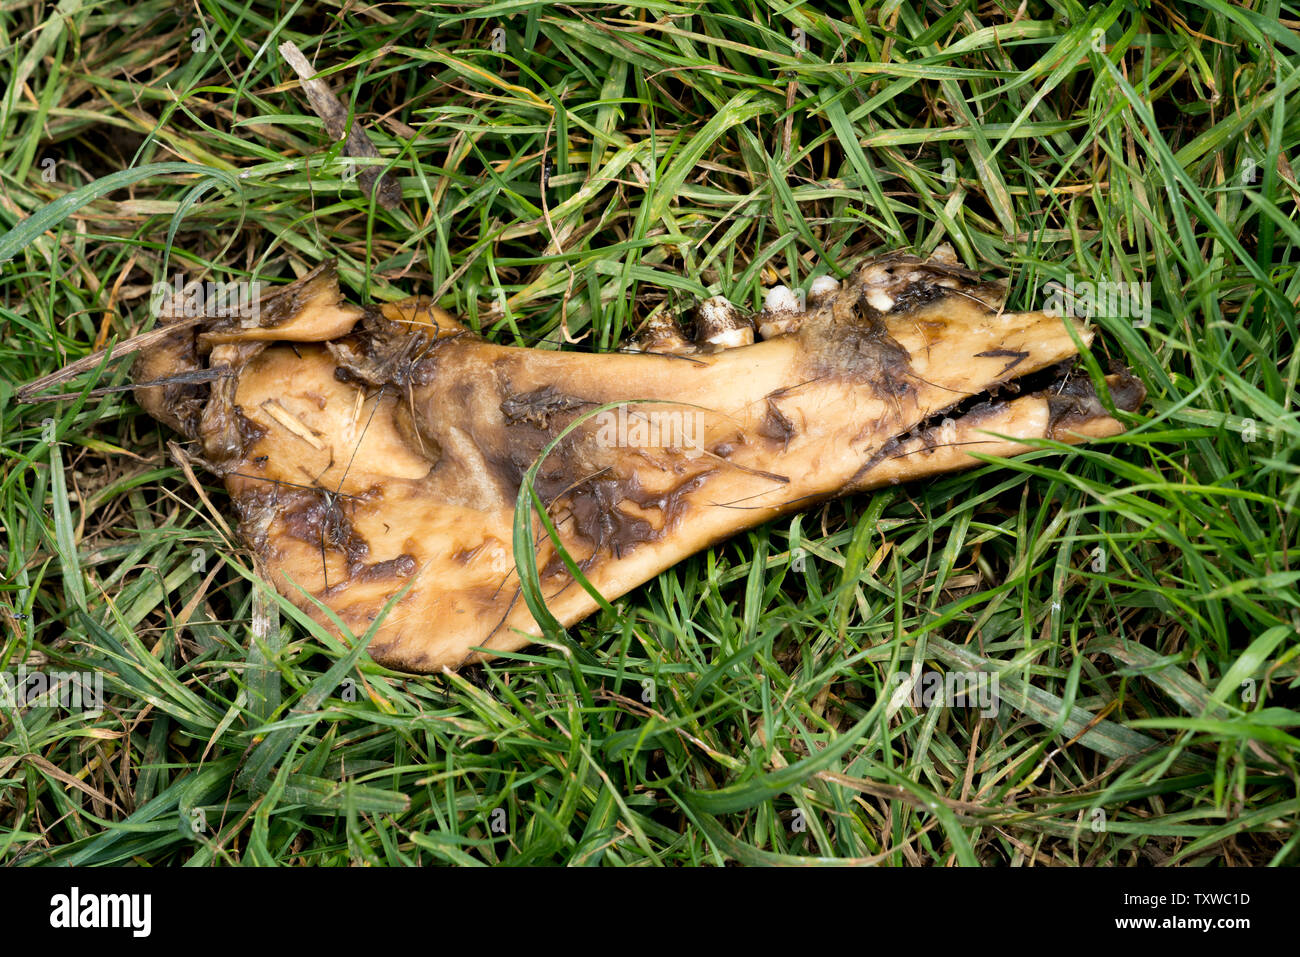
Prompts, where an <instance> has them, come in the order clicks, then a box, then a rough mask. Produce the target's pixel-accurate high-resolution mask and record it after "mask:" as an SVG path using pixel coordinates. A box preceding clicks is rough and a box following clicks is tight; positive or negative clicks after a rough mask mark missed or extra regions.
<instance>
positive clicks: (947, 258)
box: [930, 243, 957, 266]
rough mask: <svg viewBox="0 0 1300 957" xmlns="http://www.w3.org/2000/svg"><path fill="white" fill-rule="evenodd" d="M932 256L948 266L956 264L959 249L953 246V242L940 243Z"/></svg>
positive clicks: (936, 260)
mask: <svg viewBox="0 0 1300 957" xmlns="http://www.w3.org/2000/svg"><path fill="white" fill-rule="evenodd" d="M930 258H931V259H933V260H934V261H935V262H937V263H943V264H944V265H946V266H956V265H957V250H955V249H953V248H952V243H940V244H939V246H938V247H937V248H936V249H935V251H934V254H933V255H932V256H931V257H930Z"/></svg>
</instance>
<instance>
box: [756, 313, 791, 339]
mask: <svg viewBox="0 0 1300 957" xmlns="http://www.w3.org/2000/svg"><path fill="white" fill-rule="evenodd" d="M798 325H799V323H798V319H797V317H796V316H795V315H793V314H791V313H788V312H786V313H781V314H778V315H775V316H773V315H770V314H768V313H764V314H763V316H762V318H760V319H759V320H758V334H759V335H760V336H762V337H763V338H764V339H772V338H775V337H776V336H783V335H785V334H786V333H787V332H793V331H794V330H795V328H796V327H797V326H798Z"/></svg>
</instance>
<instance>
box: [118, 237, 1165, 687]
mask: <svg viewBox="0 0 1300 957" xmlns="http://www.w3.org/2000/svg"><path fill="white" fill-rule="evenodd" d="M278 296H279V299H278V300H277V301H278V302H279V305H278V306H276V307H275V309H273V310H272V314H271V315H269V316H267V317H266V318H265V319H264V321H262V322H261V323H259V324H258V325H257V326H256V327H255V328H252V329H243V328H241V327H239V326H237V325H236V324H233V323H231V322H228V321H227V322H223V321H214V322H213V323H212V324H211V326H210V327H206V328H200V329H198V330H195V329H192V328H191V329H186V330H181V331H179V332H178V333H177V337H176V339H175V340H174V341H171V342H166V343H164V344H162V345H160V346H158V347H155V348H153V349H151V350H149V351H148V352H147V353H146V354H144V355H143V356H142V358H141V359H140V361H139V366H138V368H137V370H136V376H137V380H138V381H154V380H157V379H159V378H163V377H164V375H165V373H166V370H167V369H174V370H176V371H187V370H192V369H198V368H205V367H207V368H212V367H213V366H218V365H219V366H223V367H225V370H226V371H227V372H228V373H229V376H228V377H225V378H222V379H219V380H217V382H216V383H214V384H213V385H211V386H209V385H207V384H203V385H197V386H196V385H184V386H178V387H176V388H175V389H171V387H154V388H150V389H142V390H140V393H141V401H142V403H143V404H144V406H145V408H146V409H148V410H149V411H151V412H152V413H153V414H154V415H155V416H157V417H159V418H160V419H162V420H163V421H165V422H167V423H168V424H170V425H172V426H173V427H177V428H180V429H181V430H182V431H185V432H187V434H189V435H190V436H191V437H192V438H195V439H197V440H198V441H199V442H200V443H201V445H202V448H203V456H204V458H205V459H206V461H207V462H208V463H209V464H210V465H211V467H212V468H214V469H215V470H216V471H217V472H219V473H220V474H221V475H222V476H223V477H224V479H225V482H226V486H227V488H228V489H229V491H230V494H231V497H232V499H233V501H234V503H235V505H236V508H237V509H238V511H239V513H240V519H241V526H240V527H241V534H242V536H243V538H244V540H245V541H246V542H247V544H248V545H249V547H250V548H252V550H253V551H254V552H255V553H257V555H258V556H259V557H260V558H261V560H262V562H263V563H264V564H265V566H266V567H267V568H268V569H269V570H270V574H271V575H272V577H273V579H274V581H275V584H276V586H277V588H279V589H280V591H281V592H282V593H283V594H285V595H286V596H288V597H289V598H290V599H291V600H293V601H295V602H296V603H298V604H299V605H300V606H301V607H303V608H304V609H305V610H307V611H308V612H309V613H311V614H313V615H315V616H316V617H317V618H319V619H320V620H322V621H324V620H326V619H325V617H324V616H323V615H321V614H320V613H319V611H318V610H317V609H316V607H315V605H314V603H313V602H311V601H310V600H309V599H308V597H307V594H310V595H312V596H314V597H316V598H317V599H319V600H321V601H323V602H324V603H325V604H326V605H328V606H329V607H330V608H331V609H333V610H334V612H335V613H337V614H338V615H339V617H340V618H341V619H342V620H343V621H344V622H345V623H346V624H347V626H348V627H349V628H350V629H351V630H352V631H353V632H354V633H356V634H362V633H364V632H365V631H366V630H367V629H368V628H369V627H370V626H371V625H372V623H373V622H374V620H375V617H376V616H377V615H378V614H379V612H380V610H381V609H382V608H383V607H384V605H385V603H386V602H387V601H388V600H389V598H391V597H392V596H393V595H394V594H395V593H397V592H399V591H401V590H402V589H404V588H406V589H408V590H407V591H406V594H405V596H404V597H403V598H402V599H401V600H400V601H399V602H398V603H397V604H396V605H395V606H394V607H393V609H392V611H391V613H390V614H389V615H388V617H387V618H386V619H384V621H383V622H382V624H381V625H380V626H379V628H378V631H377V632H376V634H375V636H374V638H373V640H372V642H371V645H370V652H371V654H372V655H373V656H374V657H375V659H376V660H378V661H380V662H383V663H385V664H389V665H391V666H395V667H400V668H406V669H411V670H416V671H431V670H436V669H440V668H456V667H459V666H460V665H462V664H464V663H466V662H468V661H472V660H475V659H476V657H478V656H479V654H480V652H479V651H476V650H475V649H485V650H486V651H487V652H489V653H490V652H491V651H502V650H512V649H517V648H520V647H523V646H524V645H527V644H528V643H529V642H530V641H532V640H533V639H534V637H535V636H537V635H538V634H539V628H538V625H537V624H536V622H535V621H534V620H533V617H532V615H531V614H530V612H529V610H528V608H527V607H526V605H525V603H524V602H523V600H522V599H521V597H520V588H519V580H518V576H517V573H516V568H515V556H514V554H513V550H512V535H513V531H512V529H513V520H514V508H515V501H516V497H517V494H518V491H519V486H520V482H521V479H522V476H523V474H524V473H525V471H526V470H527V469H528V468H529V466H531V465H532V464H533V463H534V462H535V461H537V459H538V457H539V455H540V454H541V452H542V451H543V450H544V449H545V448H546V447H547V446H548V445H549V444H551V442H552V441H553V440H555V439H556V437H557V436H559V435H560V434H561V433H562V432H564V430H565V429H566V428H567V427H569V426H570V425H573V424H574V423H575V422H576V423H578V424H577V425H576V426H575V427H574V428H573V430H572V431H571V432H570V433H569V435H568V436H567V437H566V438H565V439H563V440H562V441H561V442H560V443H559V444H558V445H557V447H556V448H555V449H554V450H553V451H552V453H551V454H550V455H549V456H548V457H547V458H546V459H545V460H544V461H543V463H542V465H541V467H540V469H539V471H538V476H537V482H536V488H537V491H538V494H539V495H540V496H541V497H542V499H543V500H544V502H545V503H546V504H547V507H548V511H549V513H550V515H551V516H552V519H553V521H554V522H555V525H556V527H557V529H558V531H559V534H560V536H561V540H562V543H563V545H564V548H565V550H566V551H567V552H568V553H569V554H570V556H571V557H572V559H573V560H574V561H575V562H577V563H578V564H579V566H580V567H581V568H582V569H583V571H584V574H585V576H586V577H587V578H588V580H589V581H590V582H591V583H592V584H593V585H594V586H595V588H596V589H597V590H598V591H599V592H600V593H601V594H602V595H604V596H605V597H606V598H607V599H613V598H616V597H618V596H619V595H622V594H624V593H626V592H627V591H628V590H630V589H632V588H635V587H636V586H637V585H639V584H641V583H643V582H645V581H647V580H648V579H650V578H652V577H653V576H654V575H656V574H658V573H659V572H661V571H662V570H664V569H665V568H668V567H670V566H671V565H673V564H675V563H676V562H678V561H680V560H681V559H682V558H684V557H685V556H687V555H689V554H691V553H692V552H695V551H697V550H699V549H701V548H704V547H707V546H708V545H710V544H713V543H716V542H718V541H720V540H722V539H725V538H727V537H729V536H731V535H733V534H735V533H736V532H738V531H740V530H742V529H745V528H749V527H752V526H754V525H757V524H760V523H762V522H765V521H768V520H770V519H772V518H774V517H776V516H779V515H782V514H784V513H787V512H790V511H794V510H798V509H802V508H807V507H809V506H810V505H812V504H814V503H817V502H819V501H823V500H825V499H828V498H830V497H833V496H836V495H840V494H844V493H846V492H851V491H859V490H863V489H869V488H873V487H878V486H880V485H884V484H887V483H890V482H900V481H906V480H910V479H913V478H919V477H923V476H927V475H932V474H936V473H939V472H944V471H950V470H953V469H958V468H963V467H967V466H970V465H974V464H977V460H976V459H973V458H972V457H971V456H970V455H969V454H968V452H971V451H975V452H984V453H988V454H994V455H1013V454H1018V453H1021V452H1023V451H1026V450H1027V449H1028V448H1031V447H1032V446H1031V445H1028V444H1026V440H1028V441H1032V440H1033V439H1036V438H1043V437H1051V438H1056V439H1058V440H1061V441H1066V442H1075V441H1082V440H1084V439H1086V438H1088V437H1096V436H1104V435H1112V434H1115V433H1116V432H1119V431H1120V430H1121V428H1122V427H1121V426H1120V424H1119V423H1118V422H1116V421H1115V420H1114V419H1112V418H1111V417H1110V416H1108V415H1107V414H1106V412H1105V410H1104V408H1103V406H1102V404H1101V403H1100V402H1099V401H1098V399H1097V398H1096V396H1095V395H1093V393H1092V391H1091V387H1090V386H1089V385H1088V384H1087V380H1086V377H1083V378H1080V377H1079V376H1077V375H1076V376H1072V377H1068V378H1066V379H1062V380H1060V382H1059V383H1057V384H1055V385H1053V386H1051V387H1050V388H1045V389H1044V390H1043V391H1040V392H1038V393H1036V394H1027V395H1024V396H1022V397H1020V398H1017V399H1014V400H1012V401H1007V402H992V403H989V404H984V405H980V406H976V407H974V408H968V406H970V404H971V402H972V401H974V399H973V397H978V396H981V395H982V394H984V393H986V392H987V391H988V390H989V389H990V388H993V387H995V386H998V385H1001V384H1005V383H1008V382H1011V381H1012V380H1013V379H1018V378H1021V377H1024V376H1026V375H1029V374H1031V373H1034V372H1036V371H1038V370H1042V369H1046V368H1048V367H1051V366H1054V365H1056V364H1057V363H1061V362H1063V361H1065V360H1069V359H1071V358H1072V357H1073V356H1074V355H1075V345H1074V340H1073V339H1072V338H1071V335H1070V332H1069V330H1068V329H1067V325H1066V322H1067V320H1062V319H1060V318H1058V317H1054V316H1051V315H1046V314H1043V313H1037V312H1031V313H1003V312H1001V311H1000V305H1001V301H1002V290H1001V289H1000V287H997V286H993V285H989V284H982V283H980V282H979V281H978V279H977V277H975V276H973V275H972V274H970V273H968V272H967V271H966V270H964V269H961V268H960V267H959V266H957V265H956V262H955V257H947V256H943V257H939V258H938V259H936V260H932V261H931V262H929V263H924V262H921V261H920V260H917V259H916V258H914V257H908V256H890V257H883V258H881V259H877V260H873V261H870V262H868V263H865V264H863V265H862V266H861V267H859V268H858V269H857V270H856V271H855V272H854V274H853V275H852V276H851V277H850V278H849V279H848V280H846V281H845V282H844V283H842V284H841V285H839V286H838V287H836V286H835V285H834V284H833V283H829V282H823V283H820V284H819V286H818V288H817V290H816V295H815V296H813V297H811V300H812V305H811V306H810V307H809V309H808V310H807V311H805V312H798V311H795V312H792V311H791V310H790V304H789V301H788V300H789V298H790V297H789V296H787V295H786V294H780V293H778V294H777V295H776V296H771V297H769V304H770V305H774V306H775V307H776V308H775V310H773V309H768V310H765V311H764V312H763V313H760V314H759V315H758V316H756V317H754V318H753V320H752V324H751V320H750V318H749V317H744V316H734V315H732V313H731V312H730V311H727V314H726V317H725V322H723V321H722V319H721V318H719V317H720V316H721V307H720V302H721V301H717V302H715V303H714V304H713V305H711V306H710V309H714V310H715V312H710V313H708V314H707V316H706V318H707V319H708V323H707V324H706V325H705V326H704V327H702V330H701V333H700V347H698V348H697V347H693V346H690V345H688V344H687V343H686V342H685V339H684V338H683V337H682V336H681V335H680V333H679V331H678V330H677V329H676V327H675V325H673V324H672V323H670V322H668V321H667V320H660V321H659V323H658V325H656V326H655V327H654V328H653V329H652V330H650V331H649V332H648V333H647V335H646V337H644V338H643V340H642V342H643V344H644V346H645V348H642V349H639V350H638V351H637V352H634V353H631V354H628V353H611V354H602V355H592V354H582V353H572V352H568V353H566V352H555V351H542V350H533V349H519V348H513V347H507V346H499V345H494V344H492V343H489V342H486V341H484V340H482V339H480V338H479V337H477V336H474V335H472V334H470V333H469V332H468V330H466V329H465V328H464V327H463V326H461V325H460V324H459V323H457V322H456V321H455V320H454V319H452V318H451V317H450V316H448V315H446V314H445V313H442V312H441V311H439V310H437V309H436V308H435V307H433V306H432V305H430V304H429V303H427V302H422V301H415V300H412V301H409V302H407V303H400V304H396V305H390V306H384V307H370V308H366V309H362V308H358V307H354V306H347V305H344V304H342V301H341V297H340V296H339V294H338V290H337V285H336V283H335V282H334V280H333V274H332V271H331V270H329V269H322V270H318V271H317V272H316V273H314V274H313V275H312V276H310V277H308V278H307V279H305V280H303V281H302V282H300V283H298V284H295V286H291V287H288V289H287V290H285V291H282V292H281V293H279V294H278ZM733 308H734V307H733ZM723 326H725V327H726V329H730V328H737V329H741V330H747V329H751V328H753V327H757V328H758V329H759V330H760V331H762V330H764V329H765V328H766V329H767V332H765V333H764V334H765V335H768V334H769V333H770V336H771V337H770V338H767V339H766V340H765V341H763V342H759V343H755V344H752V345H734V346H733V345H732V343H733V337H730V336H725V335H720V334H719V333H720V331H723V332H725V331H726V329H723V328H722V327H723ZM779 329H784V330H787V331H784V332H781V331H778V330H779ZM280 330H283V331H284V333H285V334H284V335H282V336H281V335H277V331H280ZM1074 332H1075V335H1077V336H1078V337H1079V338H1080V340H1081V341H1083V342H1085V343H1086V342H1087V341H1089V339H1090V333H1089V331H1088V330H1087V329H1085V328H1083V327H1082V326H1078V325H1077V324H1076V326H1075V329H1074ZM288 340H292V343H290V342H289V341H288ZM734 341H735V342H744V341H745V337H743V336H741V337H735V338H734ZM656 345H657V346H659V347H660V348H656ZM729 346H731V347H729ZM1108 384H1109V386H1110V388H1111V392H1112V395H1113V396H1114V398H1115V401H1116V403H1117V404H1118V405H1119V406H1120V407H1122V408H1124V409H1126V410H1132V409H1135V408H1136V407H1137V406H1138V405H1139V404H1140V402H1141V401H1142V398H1143V397H1144V392H1143V390H1142V388H1141V386H1140V384H1138V383H1137V382H1136V380H1134V379H1132V378H1131V377H1129V376H1127V375H1124V374H1117V375H1115V376H1112V377H1111V378H1110V379H1109V380H1108ZM169 389H171V391H170V392H169ZM645 400H652V401H645ZM611 402H618V403H623V404H622V405H619V406H617V407H616V408H613V409H609V410H606V411H604V412H601V413H599V414H596V415H593V414H592V413H593V412H594V410H597V409H599V408H600V407H601V406H603V405H605V404H607V403H611ZM957 406H961V407H962V408H961V409H958V410H957V412H956V415H955V417H952V418H951V419H950V420H945V413H946V411H947V410H953V409H954V407H957ZM584 416H585V418H584ZM579 420H581V421H579ZM989 433H995V434H998V435H1005V436H1009V438H1008V439H1000V438H996V437H994V436H993V435H990V434H989ZM533 533H534V534H533V539H534V541H535V542H536V543H537V547H536V558H537V567H538V569H539V573H540V585H541V589H542V593H543V594H544V595H545V596H546V601H547V607H548V609H549V611H550V612H551V614H552V615H554V616H555V618H557V619H558V620H559V621H560V622H561V623H562V624H565V625H570V624H573V623H575V622H577V621H579V620H580V619H582V618H583V617H584V616H586V615H588V614H590V613H591V612H592V611H593V610H594V609H595V608H596V607H597V605H596V603H595V601H594V600H593V599H592V598H591V596H589V595H588V594H587V593H586V592H585V591H584V590H583V588H581V587H580V586H579V585H578V584H577V583H575V582H574V580H573V579H572V577H571V576H570V574H569V572H568V570H567V569H566V567H565V565H564V563H563V562H562V561H561V560H560V558H559V556H558V555H557V553H556V551H555V549H554V548H553V547H552V544H551V542H550V541H549V540H548V538H547V536H546V534H545V533H544V531H543V529H542V527H541V524H540V522H538V521H536V520H534V524H533ZM304 592H305V593H306V594H304Z"/></svg>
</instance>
